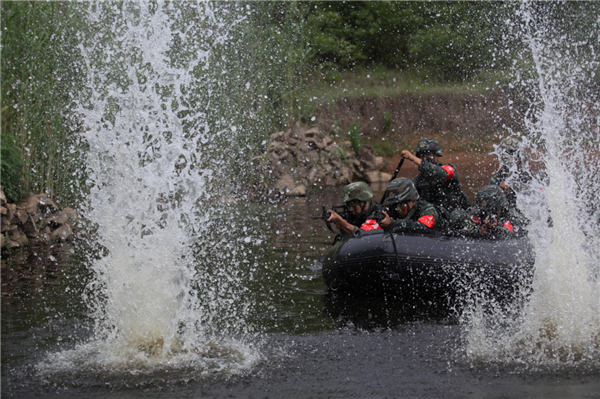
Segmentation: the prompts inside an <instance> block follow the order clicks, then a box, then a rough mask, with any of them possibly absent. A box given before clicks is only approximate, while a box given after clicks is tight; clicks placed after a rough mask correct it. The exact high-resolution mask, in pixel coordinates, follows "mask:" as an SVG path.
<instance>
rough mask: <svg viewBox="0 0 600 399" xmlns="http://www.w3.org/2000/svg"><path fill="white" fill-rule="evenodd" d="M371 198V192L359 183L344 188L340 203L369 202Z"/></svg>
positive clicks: (364, 184) (365, 184) (365, 185)
mask: <svg viewBox="0 0 600 399" xmlns="http://www.w3.org/2000/svg"><path fill="white" fill-rule="evenodd" d="M371 198H373V191H371V188H370V187H369V186H368V185H367V183H365V182H362V181H359V182H355V183H350V184H348V185H347V186H346V187H344V196H343V197H342V202H343V203H344V204H345V203H347V202H350V201H369V200H370V199H371Z"/></svg>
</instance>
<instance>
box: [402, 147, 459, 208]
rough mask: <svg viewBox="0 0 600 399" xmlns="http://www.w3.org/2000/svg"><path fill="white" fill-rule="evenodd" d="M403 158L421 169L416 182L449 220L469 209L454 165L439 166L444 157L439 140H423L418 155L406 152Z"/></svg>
mask: <svg viewBox="0 0 600 399" xmlns="http://www.w3.org/2000/svg"><path fill="white" fill-rule="evenodd" d="M400 155H402V158H404V159H408V160H409V161H412V162H414V163H415V164H416V165H417V166H418V167H419V174H418V175H417V176H416V177H415V178H414V179H413V182H414V184H415V187H416V188H417V191H418V192H419V194H420V195H421V198H423V199H424V200H425V201H427V202H430V203H432V204H433V205H435V206H436V207H438V208H439V209H440V211H442V212H443V213H447V214H448V215H447V217H448V218H449V216H450V215H449V214H450V213H451V212H452V211H454V210H458V209H466V208H467V207H468V206H469V204H468V200H467V196H466V195H465V193H463V191H462V189H461V188H460V182H459V181H458V177H457V172H456V168H455V167H454V165H451V164H449V163H439V162H438V159H439V157H441V156H442V147H441V146H440V144H439V143H438V142H437V141H436V140H433V139H423V140H421V141H419V143H418V144H417V150H416V152H415V155H413V154H412V153H411V152H410V151H408V150H404V151H402V152H401V154H400Z"/></svg>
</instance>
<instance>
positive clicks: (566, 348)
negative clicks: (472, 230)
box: [465, 3, 600, 370]
mask: <svg viewBox="0 0 600 399" xmlns="http://www.w3.org/2000/svg"><path fill="white" fill-rule="evenodd" d="M578 7H579V5H574V4H571V5H570V8H565V9H560V7H559V6H557V4H550V5H541V4H529V3H524V4H523V5H522V6H520V7H518V10H517V11H518V12H517V14H516V16H517V22H516V23H515V25H514V26H513V28H515V31H516V32H517V34H518V35H520V36H521V37H522V39H523V43H524V49H525V51H524V54H525V57H524V59H529V60H531V64H530V67H531V68H532V71H533V74H532V78H530V79H529V78H527V77H526V73H524V72H523V71H518V73H517V74H516V75H515V76H516V79H515V83H514V85H515V86H528V87H529V88H530V89H531V91H530V93H531V95H532V97H531V98H529V99H528V100H529V104H530V110H529V112H528V116H527V118H526V121H525V131H524V132H523V133H522V134H521V136H522V141H523V143H522V148H521V154H523V155H525V154H529V158H528V159H527V157H525V156H524V158H525V162H524V163H523V164H521V165H518V166H517V165H513V167H514V168H517V167H518V168H523V169H526V170H530V171H532V172H531V174H532V177H533V179H532V180H531V181H530V182H528V184H525V185H522V184H521V185H519V182H518V181H510V182H509V183H512V184H513V186H514V187H515V188H517V192H518V206H519V207H520V209H522V210H523V211H524V212H525V213H526V214H527V216H528V217H529V219H530V220H531V225H530V226H529V238H530V239H531V241H532V243H533V245H534V247H535V250H536V253H537V255H536V262H535V274H534V278H533V283H532V287H530V288H531V292H530V293H529V294H528V299H527V301H526V303H525V305H524V306H523V308H520V307H519V305H515V306H516V308H513V309H512V313H511V312H509V313H510V314H508V313H507V312H506V311H501V310H497V309H496V310H494V309H493V306H485V305H483V306H480V305H482V304H481V303H478V304H475V305H473V307H472V308H471V309H470V312H467V313H466V314H465V326H466V335H465V337H466V354H467V356H468V358H470V359H471V360H472V361H474V362H481V361H483V362H492V363H500V364H511V365H520V366H522V367H524V368H525V369H527V370H535V369H539V368H550V369H560V368H564V367H566V368H571V367H578V368H579V367H582V368H583V369H588V370H589V369H597V364H598V360H599V359H600V279H599V265H600V218H599V209H598V206H597V198H598V190H599V188H600V182H599V180H598V176H600V162H599V160H598V159H599V158H600V153H599V152H598V145H599V144H600V132H599V119H598V118H599V115H600V112H599V111H600V109H599V104H598V88H597V82H598V77H597V75H596V74H597V73H598V70H599V66H600V64H599V61H598V55H597V50H598V39H599V37H600V36H599V35H600V19H598V17H597V15H598V14H597V12H596V13H594V12H591V11H592V10H593V9H594V8H593V7H594V6H592V5H590V4H589V3H588V4H587V6H585V7H592V9H591V10H586V8H585V7H581V9H578ZM595 9H596V10H597V8H595ZM569 12H571V14H569ZM590 16H591V19H590V18H589V17H590ZM574 17H577V18H574ZM585 17H587V22H586V21H585V20H583V19H582V18H585ZM519 66H520V67H522V66H523V64H520V65H519ZM534 158H537V161H538V163H540V162H541V163H542V165H543V167H542V168H541V170H538V171H537V172H534V171H533V170H534V169H536V168H535V167H534V164H535V163H536V162H535V161H536V160H535V159H534ZM538 169H539V168H538ZM528 288H529V287H527V288H525V289H526V290H527V289H528ZM488 305H489V304H488Z"/></svg>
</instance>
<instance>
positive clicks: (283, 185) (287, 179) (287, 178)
mask: <svg viewBox="0 0 600 399" xmlns="http://www.w3.org/2000/svg"><path fill="white" fill-rule="evenodd" d="M294 187H295V183H294V178H293V177H292V176H291V175H284V176H282V177H281V178H280V179H279V180H277V182H276V183H275V189H276V190H277V191H279V192H283V193H287V192H289V191H291V190H292V189H293V188H294Z"/></svg>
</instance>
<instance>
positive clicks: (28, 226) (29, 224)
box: [21, 214, 38, 237]
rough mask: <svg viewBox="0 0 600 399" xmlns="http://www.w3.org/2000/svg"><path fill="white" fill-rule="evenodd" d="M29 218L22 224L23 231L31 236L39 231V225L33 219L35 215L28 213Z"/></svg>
mask: <svg viewBox="0 0 600 399" xmlns="http://www.w3.org/2000/svg"><path fill="white" fill-rule="evenodd" d="M27 216H28V218H27V221H26V222H25V223H23V225H22V226H21V227H22V229H23V232H24V233H25V234H27V235H28V236H30V237H33V236H35V235H36V234H37V233H38V227H37V224H36V222H35V221H34V219H33V215H30V214H27Z"/></svg>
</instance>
